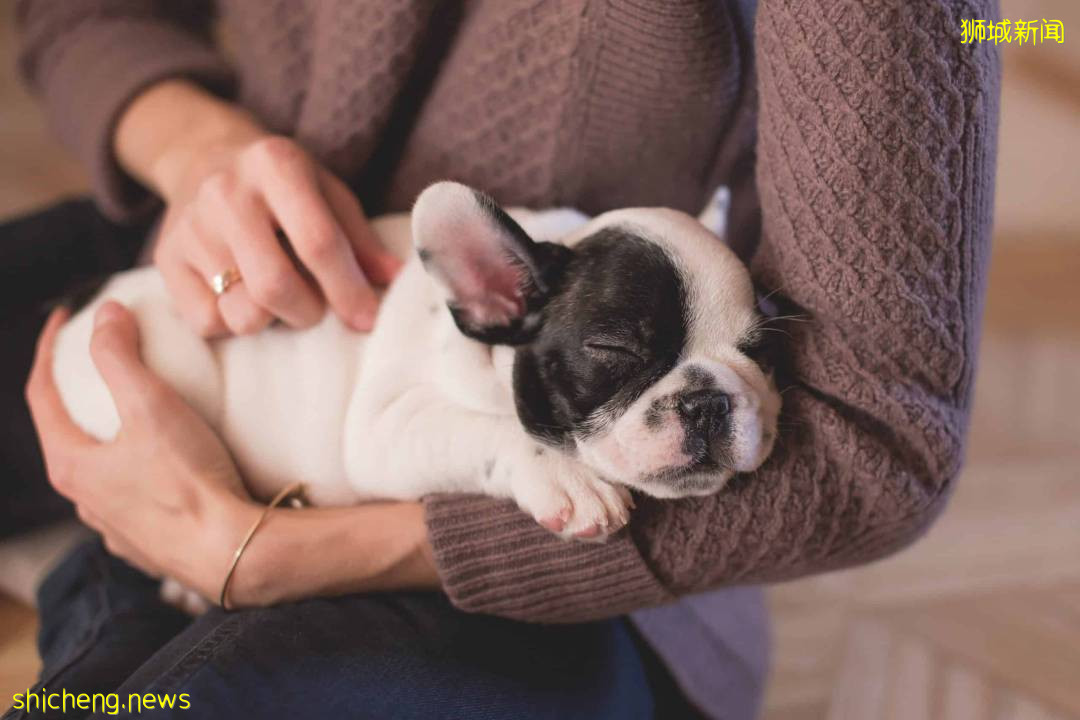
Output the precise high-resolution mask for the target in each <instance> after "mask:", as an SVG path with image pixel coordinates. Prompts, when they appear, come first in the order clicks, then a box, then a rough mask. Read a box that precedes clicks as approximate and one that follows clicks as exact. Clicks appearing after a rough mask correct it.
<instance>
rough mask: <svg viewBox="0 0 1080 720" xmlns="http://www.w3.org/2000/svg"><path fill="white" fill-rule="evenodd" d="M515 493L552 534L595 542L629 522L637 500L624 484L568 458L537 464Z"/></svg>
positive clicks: (518, 500) (523, 474)
mask: <svg viewBox="0 0 1080 720" xmlns="http://www.w3.org/2000/svg"><path fill="white" fill-rule="evenodd" d="M550 454H554V451H552V452H551V453H550ZM514 496H515V499H516V500H517V502H518V505H519V506H520V507H521V509H522V510H524V511H525V512H527V513H529V514H530V515H532V516H533V517H534V518H536V521H537V522H538V523H540V524H541V525H542V526H544V527H545V528H547V529H548V530H550V531H552V532H553V533H556V534H558V535H561V536H562V537H565V538H576V539H579V540H592V541H603V540H606V539H607V537H608V536H609V535H611V534H613V533H615V532H617V531H618V530H620V529H621V528H622V527H623V526H624V525H626V523H627V522H628V521H629V520H630V508H632V507H633V502H634V501H633V499H632V498H631V496H630V491H629V490H627V489H626V488H625V487H623V486H621V485H613V484H611V483H609V482H606V481H604V480H602V479H601V478H600V477H598V476H597V475H596V474H595V473H594V472H593V471H592V470H590V469H589V468H587V467H585V466H584V465H582V464H581V463H578V462H576V461H572V460H567V459H565V458H563V459H560V460H556V461H553V462H542V463H536V465H535V466H534V468H533V471H532V472H525V473H522V474H521V475H519V476H518V482H516V483H515V487H514Z"/></svg>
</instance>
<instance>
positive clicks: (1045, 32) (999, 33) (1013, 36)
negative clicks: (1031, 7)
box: [960, 18, 1065, 45]
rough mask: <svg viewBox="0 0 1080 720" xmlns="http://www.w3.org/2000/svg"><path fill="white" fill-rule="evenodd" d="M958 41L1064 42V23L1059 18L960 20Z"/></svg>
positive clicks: (1008, 42) (1039, 43) (1008, 43)
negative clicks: (994, 20) (996, 20)
mask: <svg viewBox="0 0 1080 720" xmlns="http://www.w3.org/2000/svg"><path fill="white" fill-rule="evenodd" d="M960 42H961V43H962V44H964V45H971V44H975V43H984V42H992V43H994V44H995V45H1000V44H1001V43H1005V44H1006V45H1012V44H1013V42H1015V43H1016V44H1017V45H1042V44H1043V43H1051V42H1052V43H1058V44H1061V43H1064V42H1065V24H1064V23H1063V22H1061V21H1060V20H1047V19H1046V18H1043V19H1042V20H1001V21H999V22H993V21H992V20H978V19H972V20H961V21H960Z"/></svg>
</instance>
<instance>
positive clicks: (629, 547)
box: [427, 0, 999, 621]
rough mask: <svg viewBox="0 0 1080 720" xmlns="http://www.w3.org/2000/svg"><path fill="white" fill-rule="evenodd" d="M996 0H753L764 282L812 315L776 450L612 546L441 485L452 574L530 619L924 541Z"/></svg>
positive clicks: (959, 432) (969, 371)
mask: <svg viewBox="0 0 1080 720" xmlns="http://www.w3.org/2000/svg"><path fill="white" fill-rule="evenodd" d="M988 5H989V3H979V2H959V3H955V2H945V1H944V0H829V1H828V2H826V1H825V0H762V2H761V4H760V7H759V10H758V15H757V21H756V29H755V37H756V50H755V53H756V65H757V74H758V96H759V103H760V105H759V121H758V135H759V138H758V165H757V184H758V192H759V195H760V198H761V208H762V239H761V243H760V246H759V247H758V250H757V252H756V254H755V256H754V258H753V261H752V263H751V269H752V272H753V274H754V276H755V279H756V281H757V282H758V283H759V284H760V286H761V287H763V288H766V289H775V290H777V294H778V296H780V297H782V299H783V301H784V305H786V306H789V307H792V308H794V309H795V310H796V312H798V313H799V314H801V315H802V316H804V319H805V321H804V322H797V323H791V324H790V326H789V327H788V330H789V332H790V335H791V337H790V342H789V346H788V347H787V351H786V352H787V354H788V355H789V357H790V362H791V367H792V375H791V383H790V387H789V389H788V390H787V391H786V392H785V394H784V403H785V417H784V418H783V421H782V422H783V427H782V434H781V438H782V439H781V442H780V445H779V447H778V449H777V451H776V452H775V453H774V456H773V457H772V458H770V460H769V461H768V462H767V464H766V465H765V466H764V467H763V468H762V469H761V470H759V471H758V472H757V473H755V474H754V475H753V476H750V477H740V478H737V479H736V480H735V481H733V482H732V483H731V485H730V486H729V487H728V488H726V489H725V490H724V491H722V492H721V493H719V494H717V495H715V496H713V497H708V498H694V499H686V500H680V501H674V502H672V501H651V500H647V501H643V502H639V507H638V510H637V511H636V513H635V515H634V517H633V519H632V521H631V526H630V532H629V533H627V532H623V533H621V534H620V535H619V536H617V537H616V538H613V539H612V540H611V541H609V542H608V543H606V544H604V545H587V544H580V543H565V542H561V541H559V540H557V539H555V538H552V537H550V536H548V535H547V534H546V533H545V532H544V531H542V530H540V529H538V528H536V527H534V525H533V523H532V521H531V520H529V519H527V518H525V517H524V516H523V515H521V514H520V513H517V512H516V511H514V509H513V507H512V506H511V505H509V504H506V503H497V502H494V501H491V500H485V499H480V498H475V497H473V498H453V497H439V498H432V499H430V500H429V501H428V503H427V512H428V522H429V528H430V531H431V538H432V543H433V546H434V548H435V554H436V558H437V561H438V564H439V568H440V571H441V573H442V578H443V581H444V584H445V587H446V590H447V592H448V593H449V595H450V596H451V598H452V599H453V601H454V602H455V603H457V604H458V605H459V606H460V607H462V608H464V609H466V610H473V611H481V612H488V613H496V614H501V615H506V616H510V617H515V618H521V619H527V620H537V621H578V620H585V619H589V618H596V617H603V616H610V615H614V614H618V613H623V612H626V611H629V610H632V609H635V608H639V607H642V606H645V605H649V604H654V603H659V602H663V601H664V600H666V599H669V598H672V597H675V596H678V595H681V594H684V593H690V592H694V591H700V590H705V589H708V588H711V587H716V586H720V585H726V584H737V583H757V582H763V581H773V580H782V579H788V578H793V577H797V576H800V575H804V574H807V573H813V572H820V571H823V570H830V569H835V568H840V567H844V566H848V565H853V564H857V563H862V562H867V561H870V560H873V559H875V558H878V557H881V556H883V555H885V554H887V553H889V552H892V551H895V550H896V549H898V548H900V547H903V546H904V545H905V544H907V543H909V542H911V541H912V540H913V539H914V538H916V537H918V536H919V535H920V533H921V532H922V531H923V530H924V529H925V528H926V527H927V526H928V524H929V523H930V522H931V521H932V520H933V519H934V517H935V516H936V515H937V514H938V512H939V511H940V510H941V508H942V505H943V503H944V501H945V499H946V498H947V496H948V494H949V489H950V487H951V483H952V481H953V479H954V478H955V477H956V475H957V472H958V470H959V467H960V464H961V460H962V455H963V446H964V433H965V430H966V427H967V423H968V414H969V409H970V403H971V394H972V375H973V369H974V362H975V350H976V347H977V340H978V329H979V318H980V315H981V306H982V297H983V286H984V282H985V273H986V264H987V257H988V250H989V236H990V218H991V205H992V199H993V179H994V166H995V147H996V127H997V103H998V91H999V70H998V59H997V56H996V53H995V52H994V50H993V47H992V46H987V45H964V44H961V42H960V40H961V36H960V27H961V23H960V20H961V18H969V17H983V18H986V17H991V15H992V12H991V11H992V10H994V8H992V7H988Z"/></svg>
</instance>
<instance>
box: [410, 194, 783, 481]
mask: <svg viewBox="0 0 1080 720" xmlns="http://www.w3.org/2000/svg"><path fill="white" fill-rule="evenodd" d="M413 238H414V243H415V244H416V246H417V249H418V252H419V254H420V258H421V260H422V261H423V263H424V266H425V268H426V269H427V271H428V273H430V274H431V275H432V276H433V277H434V278H435V279H436V281H438V282H439V283H440V285H441V286H442V287H443V288H444V289H445V290H446V293H447V302H448V305H449V308H450V312H451V314H452V316H453V318H454V321H455V322H456V323H457V326H458V328H459V329H460V330H461V332H462V333H464V334H465V335H467V336H469V337H471V338H473V339H475V340H478V341H480V342H484V343H488V344H492V345H510V346H513V347H514V348H515V350H514V356H515V357H514V371H513V385H514V394H515V403H516V406H517V412H518V417H519V418H520V420H521V423H522V425H523V426H524V427H525V429H526V430H527V431H528V432H529V433H531V434H532V435H533V436H535V437H537V438H538V439H540V440H542V441H544V442H546V443H548V444H551V445H557V446H560V447H563V448H566V449H567V450H569V451H572V452H575V453H576V454H577V455H578V457H579V458H580V459H581V460H582V461H583V462H585V463H586V464H588V465H589V466H591V467H592V468H593V469H595V470H596V471H597V472H598V473H600V474H601V475H602V476H603V477H605V478H607V479H609V480H611V481H615V482H620V483H623V484H625V485H627V486H630V487H633V488H636V489H639V490H641V491H642V492H645V493H647V494H650V495H653V496H656V497H681V496H686V495H703V494H708V493H711V492H715V491H716V490H718V489H720V487H722V486H723V484H724V483H725V482H726V481H727V480H728V478H730V477H731V476H732V475H733V474H734V473H736V472H749V471H753V470H755V469H756V468H757V467H758V466H759V465H760V464H761V463H762V462H763V461H764V459H765V458H766V457H767V456H768V454H769V452H770V451H771V450H772V446H773V442H774V441H775V438H776V421H777V415H778V413H779V410H780V398H779V395H778V394H777V392H776V389H775V387H774V385H773V382H772V378H771V374H770V373H769V372H768V370H767V369H765V368H764V367H763V366H762V365H761V364H759V363H758V362H757V361H756V360H755V358H754V357H753V355H754V353H753V352H752V348H753V347H755V346H757V345H758V343H759V340H760V334H761V331H760V319H761V318H760V316H759V314H758V313H757V311H756V309H755V299H754V292H753V288H752V286H751V282H750V276H749V274H748V273H747V270H746V268H745V267H744V266H743V264H742V263H741V262H740V261H739V260H738V258H737V257H736V256H735V255H734V253H732V251H731V250H730V249H729V248H728V247H727V246H726V245H725V244H724V243H723V241H721V240H720V239H719V238H718V237H717V236H716V235H714V234H712V233H711V232H709V231H708V230H706V229H705V228H704V227H703V226H702V225H701V224H700V223H699V222H698V221H697V220H695V219H694V218H692V217H690V216H689V215H686V214H685V213H681V212H677V211H674V210H667V209H659V208H641V209H628V210H617V211H614V212H610V213H606V214H604V215H601V216H599V217H596V218H594V219H593V220H591V221H589V222H588V223H587V224H586V225H585V226H584V227H583V228H581V229H579V230H578V231H575V232H574V233H573V234H572V236H570V237H567V238H561V239H560V242H559V243H552V242H537V241H535V240H533V239H532V238H530V237H529V236H528V234H527V233H526V232H525V230H523V229H522V228H521V226H520V225H518V223H516V222H515V221H514V220H513V219H512V218H510V217H509V216H508V215H507V214H506V213H505V212H504V211H503V210H502V209H501V208H500V207H499V206H498V205H497V204H496V203H495V202H494V201H493V200H492V199H491V198H489V197H487V196H486V195H483V194H481V193H478V192H476V191H474V190H472V189H470V188H467V187H465V186H463V185H458V184H456V183H448V182H444V183H437V184H435V185H432V186H431V187H429V188H428V189H427V190H425V191H424V192H423V193H422V194H421V196H420V198H419V199H418V200H417V203H416V206H415V208H414V210H413Z"/></svg>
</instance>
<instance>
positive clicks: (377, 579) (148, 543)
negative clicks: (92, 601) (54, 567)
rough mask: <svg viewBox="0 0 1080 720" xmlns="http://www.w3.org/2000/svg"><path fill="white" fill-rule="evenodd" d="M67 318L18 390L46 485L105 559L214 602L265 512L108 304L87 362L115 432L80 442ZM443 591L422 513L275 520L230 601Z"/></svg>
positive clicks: (358, 510) (319, 514)
mask: <svg viewBox="0 0 1080 720" xmlns="http://www.w3.org/2000/svg"><path fill="white" fill-rule="evenodd" d="M64 319H65V317H64V315H63V314H61V313H55V314H54V315H53V316H52V317H51V318H50V319H49V322H48V323H47V324H46V326H45V329H44V331H43V332H42V334H41V338H40V340H39V342H38V351H37V356H36V358H35V361H34V368H33V370H32V372H31V375H30V380H29V383H28V385H27V389H26V397H27V402H28V403H29V405H30V410H31V412H32V413H33V417H34V423H35V425H36V427H37V431H38V435H39V437H40V440H41V444H42V449H43V453H44V456H45V463H46V467H47V470H48V473H49V479H50V481H51V482H52V483H53V485H54V486H55V487H56V489H57V490H58V491H59V492H60V493H61V494H63V495H64V496H65V497H67V498H68V499H70V500H71V501H72V502H74V503H75V506H76V508H77V510H78V513H79V516H80V517H81V518H82V519H83V521H84V522H86V523H87V524H88V525H90V526H91V527H93V528H94V529H95V530H97V531H98V532H99V533H101V535H102V537H103V539H104V541H105V545H106V546H107V547H108V548H109V550H110V551H111V552H112V553H114V554H115V555H118V556H120V557H122V558H124V559H125V560H127V561H128V562H130V563H132V564H133V565H135V566H137V567H139V568H140V569H142V570H143V571H144V572H147V573H149V574H151V575H154V576H163V575H168V576H170V577H173V578H176V579H177V580H179V581H180V582H182V583H183V584H184V585H186V586H187V587H188V588H190V589H193V590H196V591H197V592H199V593H200V594H202V595H203V596H204V597H206V598H207V599H209V600H211V601H214V602H216V601H217V598H218V593H219V592H220V589H221V583H222V581H223V580H224V577H225V572H226V570H227V569H228V565H229V562H230V561H231V559H232V554H233V552H234V551H235V549H236V547H237V546H238V544H239V543H240V541H241V539H242V538H243V536H244V534H245V533H246V532H247V530H248V528H250V527H251V525H252V523H253V522H254V521H255V520H256V519H257V518H258V517H259V515H260V514H261V513H262V507H261V506H260V505H258V504H256V503H254V502H252V501H251V499H250V498H249V497H248V495H247V492H246V491H245V490H244V487H243V483H242V481H241V479H240V476H239V474H238V473H237V470H236V467H235V466H234V464H233V462H232V459H231V458H230V457H229V453H228V451H227V450H226V449H225V447H224V446H223V445H222V444H221V442H220V441H219V440H218V438H217V436H216V435H215V434H214V432H213V430H212V429H211V428H210V427H209V426H208V425H207V424H206V423H205V422H204V421H203V420H202V418H201V417H199V416H198V414H196V413H195V411H194V410H192V409H191V408H190V407H189V406H188V405H187V404H186V403H185V402H184V401H183V399H181V398H180V397H179V396H178V395H177V394H176V393H175V391H173V390H172V388H170V387H169V386H168V385H166V384H165V383H164V382H163V381H162V380H160V379H159V378H158V377H156V376H155V375H154V374H153V373H152V372H151V371H150V370H149V369H147V368H146V366H144V365H143V364H142V362H141V360H140V358H139V338H138V329H137V327H136V324H135V321H134V318H133V317H132V316H131V314H130V313H129V312H128V311H127V310H126V309H124V308H123V307H122V306H120V305H117V304H116V303H106V304H105V305H103V306H102V307H101V309H100V310H99V311H98V315H97V316H96V318H95V329H94V335H93V340H92V341H91V352H92V355H93V358H94V363H95V364H96V365H97V368H98V370H99V372H101V374H102V377H103V378H104V379H105V382H106V384H107V385H108V387H109V391H110V392H111V394H112V396H113V400H114V402H115V403H116V407H117V410H118V412H119V414H120V421H121V428H120V432H119V434H118V435H117V437H116V438H115V439H114V440H113V441H111V442H106V443H101V442H98V441H96V440H94V439H93V438H91V437H89V436H87V435H86V434H85V433H83V432H82V430H80V429H79V428H78V427H77V426H76V425H75V424H74V423H73V422H72V420H71V418H70V417H69V416H68V414H67V411H66V409H65V408H64V405H63V403H62V401H61V399H60V396H59V394H58V393H57V390H56V386H55V384H54V382H53V377H52V368H53V361H52V351H53V343H54V341H55V337H56V332H57V330H59V328H60V326H61V325H62V323H63V322H64ZM438 584H439V581H438V576H437V574H436V572H435V567H434V562H433V560H432V556H431V550H430V547H429V546H428V542H427V529H426V526H425V523H424V519H423V509H422V508H421V507H420V505H419V504H417V503H392V504H379V505H365V506H360V507H348V508H325V509H324V508H317V509H309V510H280V511H278V510H275V511H273V512H271V513H270V515H269V516H268V518H267V519H266V521H265V522H264V523H263V524H262V525H261V526H260V528H259V530H258V532H257V533H256V535H255V537H254V539H253V540H252V542H251V544H250V545H249V546H248V549H247V550H246V551H245V553H244V556H243V557H242V558H241V561H240V564H239V565H238V567H237V570H236V573H235V575H234V576H233V582H232V585H231V587H230V601H231V603H232V605H234V606H244V605H265V604H270V603H274V602H279V601H282V600H287V599H298V598H304V597H312V596H316V595H328V594H340V593H345V592H357V591H363V590H391V589H398V588H417V587H437V586H438Z"/></svg>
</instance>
